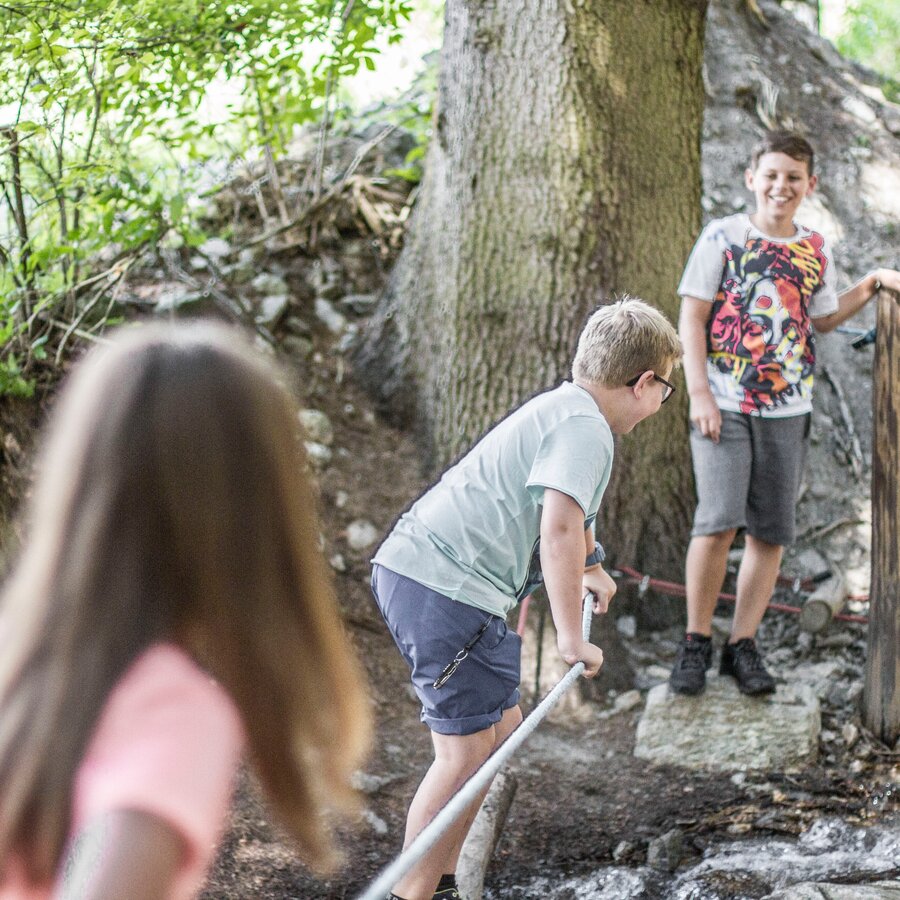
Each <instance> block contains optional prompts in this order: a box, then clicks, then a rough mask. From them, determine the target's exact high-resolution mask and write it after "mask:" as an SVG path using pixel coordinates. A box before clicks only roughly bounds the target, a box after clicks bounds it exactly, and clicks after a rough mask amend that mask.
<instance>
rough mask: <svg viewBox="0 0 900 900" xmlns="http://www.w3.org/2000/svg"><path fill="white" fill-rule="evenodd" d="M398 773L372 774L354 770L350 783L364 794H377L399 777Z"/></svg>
mask: <svg viewBox="0 0 900 900" xmlns="http://www.w3.org/2000/svg"><path fill="white" fill-rule="evenodd" d="M398 777H399V776H398V775H371V774H370V773H369V772H354V773H353V775H351V776H350V783H351V784H352V785H353V787H355V788H356V790H358V791H362V793H364V794H370V795H371V794H375V793H377V792H378V791H380V790H381V789H382V788H383V787H385V786H386V785H388V784H392V783H393V782H395V781H396V780H397V779H398Z"/></svg>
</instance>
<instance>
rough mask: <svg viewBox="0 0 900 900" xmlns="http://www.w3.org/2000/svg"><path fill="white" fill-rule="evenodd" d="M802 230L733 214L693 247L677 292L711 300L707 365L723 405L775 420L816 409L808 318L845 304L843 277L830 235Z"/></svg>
mask: <svg viewBox="0 0 900 900" xmlns="http://www.w3.org/2000/svg"><path fill="white" fill-rule="evenodd" d="M795 227H796V229H797V230H796V233H795V234H794V236H793V237H790V238H773V237H769V236H768V235H766V234H763V233H762V232H761V231H759V230H758V229H757V228H756V227H755V226H754V225H753V223H752V222H751V221H750V217H749V216H748V215H745V214H740V215H735V216H728V217H727V218H724V219H714V220H713V221H712V222H710V223H709V224H708V225H707V226H706V227H705V228H704V229H703V231H702V232H701V234H700V237H699V238H698V239H697V243H696V244H695V245H694V249H693V252H692V253H691V257H690V259H689V260H688V263H687V266H686V267H685V270H684V274H683V275H682V278H681V284H679V286H678V293H679V294H680V295H681V296H682V297H696V298H697V299H698V300H709V301H710V302H711V303H712V314H711V315H710V319H709V323H708V326H707V347H706V353H707V356H706V369H707V375H708V377H709V386H710V389H711V390H712V393H713V396H714V397H715V398H716V403H717V404H718V406H719V408H720V409H723V410H731V411H733V412H742V413H749V414H750V415H759V416H772V417H776V416H795V415H801V414H803V413H807V412H809V411H810V410H811V408H812V405H811V398H812V387H813V372H814V369H815V361H816V354H815V342H814V338H813V334H812V328H811V324H810V318H811V317H813V316H826V315H828V314H829V313H832V312H834V311H835V310H836V309H837V308H838V298H837V292H836V290H835V283H836V280H837V279H836V272H835V266H834V260H833V258H832V255H831V250H830V248H829V247H828V244H827V242H826V240H825V238H824V237H823V236H822V235H821V234H819V233H818V232H815V231H811V230H810V229H808V228H804V227H803V226H802V225H796V226H795Z"/></svg>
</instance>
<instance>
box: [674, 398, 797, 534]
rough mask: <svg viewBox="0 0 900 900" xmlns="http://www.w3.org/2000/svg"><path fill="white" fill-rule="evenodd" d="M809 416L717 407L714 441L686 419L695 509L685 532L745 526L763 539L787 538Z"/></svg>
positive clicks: (791, 528) (792, 528)
mask: <svg viewBox="0 0 900 900" xmlns="http://www.w3.org/2000/svg"><path fill="white" fill-rule="evenodd" d="M810 422H811V415H810V413H805V414H803V415H799V416H788V417H786V418H782V419H778V418H764V417H761V416H750V415H747V414H746V413H736V412H727V411H723V412H722V432H721V435H720V437H719V443H718V444H716V443H713V441H711V440H710V439H709V438H707V437H704V436H703V435H702V434H700V432H699V431H698V430H697V429H696V428H695V427H694V426H693V425H692V426H691V454H692V456H693V460H694V478H695V481H696V485H697V511H696V512H695V514H694V527H693V529H692V530H691V534H692V535H694V536H700V535H707V534H719V533H720V532H723V531H730V530H731V529H732V528H746V529H747V533H748V534H750V535H752V536H753V537H755V538H757V539H758V540H761V541H765V542H766V543H769V544H779V545H781V546H786V545H788V544H790V543H792V542H793V540H794V536H795V532H796V506H797V494H798V492H799V489H800V479H801V477H802V475H803V464H804V461H805V459H806V448H807V446H808V444H809V429H810Z"/></svg>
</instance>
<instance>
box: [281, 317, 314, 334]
mask: <svg viewBox="0 0 900 900" xmlns="http://www.w3.org/2000/svg"><path fill="white" fill-rule="evenodd" d="M284 327H285V328H286V329H287V330H288V331H290V332H291V334H298V335H300V336H301V337H308V336H309V335H310V333H311V331H310V327H309V325H308V324H307V322H306V320H305V319H301V318H300V316H288V317H287V318H286V319H285V320H284Z"/></svg>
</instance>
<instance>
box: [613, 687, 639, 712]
mask: <svg viewBox="0 0 900 900" xmlns="http://www.w3.org/2000/svg"><path fill="white" fill-rule="evenodd" d="M640 705H641V692H640V691H625V693H624V694H619V696H618V697H616V700H615V702H614V703H613V709H614V710H615V711H616V712H627V711H628V710H629V709H634V708H635V707H636V706H640Z"/></svg>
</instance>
